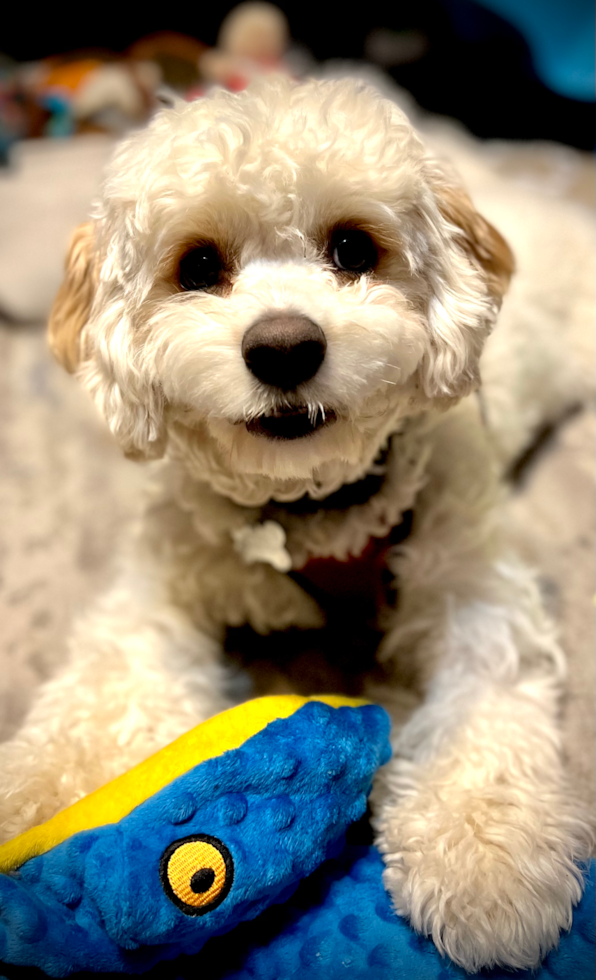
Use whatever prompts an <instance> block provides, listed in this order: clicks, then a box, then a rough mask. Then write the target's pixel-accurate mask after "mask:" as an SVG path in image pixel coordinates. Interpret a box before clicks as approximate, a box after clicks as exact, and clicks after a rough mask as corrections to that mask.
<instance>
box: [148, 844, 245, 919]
mask: <svg viewBox="0 0 596 980" xmlns="http://www.w3.org/2000/svg"><path fill="white" fill-rule="evenodd" d="M159 877H160V879H161V883H162V885H163V889H164V891H165V893H166V895H167V896H168V898H169V899H170V901H172V902H173V903H174V905H177V906H178V908H179V909H181V910H182V911H183V912H184V914H185V915H205V913H206V912H211V911H212V910H213V909H215V908H217V906H218V905H221V903H222V902H223V900H224V898H225V897H226V895H227V894H228V892H229V890H230V888H231V887H232V882H233V880H234V862H233V860H232V855H231V854H230V852H229V850H228V849H227V847H226V845H225V844H223V843H222V842H221V841H220V840H218V839H217V837H211V836H210V835H209V834H193V835H192V836H191V837H182V838H180V840H176V841H174V842H173V843H172V844H170V845H169V846H168V847H166V849H165V851H164V852H163V854H162V857H161V861H160V863H159Z"/></svg>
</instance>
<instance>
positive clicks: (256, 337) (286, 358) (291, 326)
mask: <svg viewBox="0 0 596 980" xmlns="http://www.w3.org/2000/svg"><path fill="white" fill-rule="evenodd" d="M326 350H327V341H326V339H325V334H324V333H323V331H322V330H321V328H320V327H319V326H318V324H316V323H313V321H312V320H309V319H308V317H305V316H291V315H288V316H285V315H281V316H271V317H264V318H263V319H262V320H257V321H256V323H253V324H252V326H250V327H249V328H248V330H247V331H246V333H245V334H244V337H243V338H242V356H243V358H244V361H245V363H246V366H247V367H248V369H249V370H250V371H251V372H252V373H253V374H254V375H255V377H257V378H258V379H259V381H262V382H263V383H264V384H267V385H272V386H273V387H275V388H280V389H281V390H282V391H292V390H293V389H294V388H297V387H298V385H301V384H304V382H305V381H310V379H311V378H313V377H314V376H315V374H316V373H317V371H318V370H319V368H320V366H321V364H322V363H323V359H324V357H325V351H326Z"/></svg>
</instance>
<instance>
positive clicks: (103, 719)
mask: <svg viewBox="0 0 596 980" xmlns="http://www.w3.org/2000/svg"><path fill="white" fill-rule="evenodd" d="M223 686H224V685H223V675H222V667H221V665H220V664H219V662H218V652H217V644H216V643H215V642H214V641H213V640H211V639H209V638H208V637H207V636H205V635H203V634H201V633H199V632H198V631H197V630H195V629H194V628H193V627H192V625H191V624H190V623H189V622H188V620H187V619H186V618H185V616H184V615H183V614H182V613H181V612H179V611H178V610H176V609H174V608H172V607H171V606H168V605H167V604H166V603H165V602H164V601H163V597H161V596H160V595H158V594H156V591H155V590H154V589H153V587H151V586H149V585H147V584H146V583H142V582H141V580H140V578H139V577H136V578H135V581H134V585H133V584H132V583H131V584H130V586H129V585H128V584H126V583H124V584H121V585H119V586H118V587H116V588H115V589H114V590H113V591H112V592H111V593H109V594H108V595H107V596H106V597H105V598H104V599H103V600H102V601H101V602H100V603H99V605H98V606H97V607H96V608H95V609H94V610H93V611H92V612H91V613H90V614H89V615H87V616H86V617H85V618H84V619H83V620H82V621H81V622H80V623H79V625H78V627H77V628H76V630H75V632H74V635H73V637H72V640H71V655H70V660H69V662H68V664H67V666H66V668H65V669H64V670H63V671H62V672H61V673H60V674H59V675H58V676H57V677H56V678H54V679H53V680H51V681H50V682H49V683H47V684H46V685H45V687H44V688H43V689H42V691H41V692H40V695H39V696H38V699H37V701H36V703H35V705H34V707H33V709H32V711H31V712H30V714H29V716H28V718H27V720H26V722H25V724H24V726H23V728H22V729H21V731H20V732H19V733H18V734H17V735H16V737H15V738H13V739H12V740H11V741H9V742H6V743H4V744H2V745H0V773H1V776H0V839H9V838H11V837H13V836H15V835H16V834H18V833H20V832H22V831H23V830H25V829H26V828H27V827H29V826H31V825H33V824H38V823H41V822H43V821H44V820H47V819H48V818H49V817H50V816H52V815H53V814H54V813H55V812H57V811H58V810H60V809H62V808H64V807H66V806H68V805H70V804H71V803H73V802H74V801H75V800H77V799H79V798H80V797H82V796H84V795H85V794H86V793H89V792H91V791H92V790H94V789H96V788H97V787H98V786H101V785H102V784H103V783H105V782H107V781H108V780H110V779H112V778H113V777H115V776H116V775H118V774H119V773H121V772H124V771H125V770H126V769H128V768H130V767H131V766H133V765H135V764H136V763H137V762H139V761H140V760H141V759H143V758H145V757H147V756H148V755H150V754H151V753H152V752H154V751H157V750H158V749H159V748H161V747H162V746H163V745H165V744H167V743H168V742H170V741H171V740H172V739H174V738H177V737H178V736H179V735H181V734H182V733H183V732H185V731H187V730H188V729H190V728H192V727H193V726H194V725H197V724H198V723H199V722H201V721H203V720H205V719H206V718H207V717H209V716H210V715H212V714H215V713H216V712H218V711H220V710H222V709H223V708H225V707H227V706H228V704H227V703H226V700H225V697H224V695H223Z"/></svg>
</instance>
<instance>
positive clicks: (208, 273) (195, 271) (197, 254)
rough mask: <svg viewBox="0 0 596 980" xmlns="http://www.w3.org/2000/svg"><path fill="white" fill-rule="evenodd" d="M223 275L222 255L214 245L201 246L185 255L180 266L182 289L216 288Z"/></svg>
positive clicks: (179, 277)
mask: <svg viewBox="0 0 596 980" xmlns="http://www.w3.org/2000/svg"><path fill="white" fill-rule="evenodd" d="M221 273H222V262H221V258H220V255H219V253H218V251H217V249H216V248H214V246H213V245H200V246H198V247H197V248H192V249H191V250H190V252H187V253H186V255H183V256H182V258H181V260H180V264H179V266H178V282H179V283H180V285H181V287H182V289H184V290H186V291H187V292H190V291H192V290H200V289H209V288H210V287H211V286H216V285H217V283H218V282H219V279H220V276H221Z"/></svg>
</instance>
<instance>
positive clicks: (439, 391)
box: [0, 79, 591, 971]
mask: <svg viewBox="0 0 596 980" xmlns="http://www.w3.org/2000/svg"><path fill="white" fill-rule="evenodd" d="M554 259H555V260H554V261H552V262H551V266H550V267H548V266H544V265H543V266H542V269H541V275H542V279H541V282H540V284H538V283H533V284H532V285H530V286H528V284H527V281H525V280H524V276H523V270H522V274H520V275H519V276H518V277H516V279H515V280H514V285H513V287H512V290H511V295H510V296H509V297H508V300H507V303H506V306H505V309H504V311H503V315H502V317H501V325H500V327H499V330H497V331H496V333H495V338H494V339H492V338H491V341H490V342H489V344H488V345H487V350H486V352H485V356H484V357H483V359H482V373H483V381H484V389H483V390H484V404H483V402H482V401H481V400H480V399H479V398H478V397H477V395H476V392H477V390H478V389H479V387H480V367H479V363H480V355H481V353H482V351H483V348H484V345H485V342H486V341H487V338H488V337H489V334H490V333H491V330H492V328H493V326H494V324H495V320H496V317H497V314H498V311H499V308H500V306H501V301H502V299H503V295H504V293H505V292H506V290H507V288H508V285H509V280H510V277H511V275H512V273H513V265H514V262H513V258H512V255H511V252H510V250H509V247H508V245H507V244H506V243H505V241H504V240H503V238H501V236H500V235H499V234H498V233H497V232H496V231H495V230H494V228H493V227H492V226H491V225H490V224H489V223H488V222H487V221H485V220H484V219H483V218H482V217H481V216H480V215H479V214H478V213H477V212H476V211H475V209H474V207H473V206H472V204H471V202H470V200H469V198H468V197H467V195H466V193H465V192H464V191H463V190H462V188H461V187H460V186H459V183H458V180H457V178H456V177H455V176H454V175H453V174H452V173H451V172H450V171H449V170H448V168H446V167H445V166H444V165H443V164H440V163H439V162H438V161H437V160H435V159H433V158H432V156H431V155H430V154H429V153H428V152H427V151H426V150H425V147H424V145H423V143H422V141H421V139H420V137H419V136H418V135H417V133H416V132H415V131H414V129H413V127H412V125H411V124H410V123H409V122H408V120H407V118H406V117H405V115H404V114H403V112H402V111H401V110H400V109H399V108H398V107H397V106H396V105H395V104H393V102H391V101H389V100H386V99H384V98H382V97H381V96H380V95H379V94H378V93H377V92H376V91H375V90H373V88H371V87H369V86H367V85H365V84H362V83H359V82H354V81H350V80H346V79H344V80H337V79H336V80H327V81H318V82H317V81H309V82H305V83H302V84H294V83H291V82H289V81H286V80H283V79H269V80H267V81H261V82H258V83H256V84H254V85H253V86H251V88H249V90H247V91H246V92H243V93H240V94H230V93H228V92H224V91H214V92H213V93H212V94H210V95H209V96H208V97H206V98H203V99H201V100H199V101H197V102H194V103H192V104H186V103H182V102H180V103H179V104H176V105H174V106H173V107H171V108H168V109H164V110H162V111H160V112H159V113H158V114H157V115H156V117H155V118H154V119H153V121H152V122H151V124H150V125H149V127H148V128H147V129H145V130H143V131H139V132H136V133H134V134H133V135H132V136H130V137H129V138H128V139H127V140H125V142H124V143H123V144H122V145H121V146H120V147H119V149H118V150H117V152H116V154H115V156H114V158H113V160H112V162H111V164H110V166H109V168H108V171H107V176H106V180H105V184H104V188H103V193H102V197H101V201H100V202H99V204H98V205H97V207H96V210H95V214H94V217H93V220H92V221H90V222H89V223H87V224H85V225H84V226H82V227H81V228H79V229H78V231H77V233H76V234H75V236H74V238H73V242H72V246H71V249H70V253H69V257H68V262H67V271H66V278H65V281H64V284H63V285H62V287H61V290H60V293H59V295H58V298H57V300H56V304H55V307H54V310H53V313H52V317H51V323H50V341H51V345H52V349H53V351H54V353H55V354H56V356H57V357H58V359H59V360H60V361H61V362H62V363H63V364H64V366H65V367H66V368H67V369H68V370H70V371H73V372H76V374H77V376H78V378H79V380H80V381H81V383H82V384H83V385H84V387H85V388H86V389H87V390H88V391H89V392H90V394H91V396H92V397H93V399H94V400H95V402H96V404H97V405H98V407H99V409H100V411H101V412H102V413H103V415H104V416H105V418H106V420H107V422H108V424H109V427H110V429H111V431H112V433H113V435H114V436H115V438H116V439H117V440H118V442H119V443H120V444H121V446H122V447H123V449H124V451H125V453H126V454H127V455H130V456H133V457H135V458H139V459H142V460H145V459H152V460H156V461H157V462H154V463H152V464H151V466H150V471H151V479H150V484H149V490H148V495H147V498H146V501H145V502H144V508H143V514H142V519H141V520H140V522H139V524H138V526H137V528H136V532H135V534H134V535H133V539H132V542H131V544H130V546H129V548H128V550H127V551H126V555H125V558H124V559H123V563H122V571H121V575H120V577H119V579H118V581H117V582H116V584H115V585H114V587H113V589H112V590H111V591H110V592H109V594H108V595H106V596H104V597H103V598H102V599H101V600H100V601H99V602H98V603H97V604H96V606H95V607H94V608H93V609H92V610H91V611H90V613H89V614H88V615H87V617H86V618H85V619H84V620H83V621H82V622H80V623H79V625H78V627H77V629H76V630H75V632H74V636H73V638H72V648H71V657H70V660H69V663H68V665H67V667H66V669H64V670H63V672H62V673H61V674H60V675H59V676H57V677H56V678H54V679H53V680H51V681H50V682H49V683H48V684H47V685H46V686H45V687H44V688H43V690H42V692H41V694H40V696H39V697H38V699H37V703H36V704H35V706H34V707H33V710H32V711H31V713H30V715H29V717H28V719H27V721H26V723H25V725H24V727H23V728H22V730H21V732H20V733H19V735H18V736H17V737H16V738H14V739H13V740H12V741H10V742H9V743H7V744H5V745H4V746H2V747H1V751H0V765H1V767H2V788H3V800H2V803H1V807H0V809H1V821H2V828H3V835H4V836H5V837H8V836H11V835H14V834H16V833H18V832H20V831H22V830H24V829H25V828H26V827H28V826H30V825H31V824H33V823H38V822H41V821H43V820H45V819H47V818H48V817H49V816H50V815H51V814H53V813H54V812H55V811H57V810H58V809H60V808H62V807H65V806H67V805H69V804H70V803H72V802H73V801H74V800H76V799H78V798H79V797H81V796H82V795H83V794H85V793H87V792H89V791H91V790H92V789H94V788H95V787H97V786H98V785H100V784H102V783H103V782H105V781H107V780H109V779H111V778H112V777H114V776H115V775H116V774H117V773H119V772H121V771H123V770H125V769H127V768H128V767H130V766H132V765H133V764H135V763H137V762H138V761H139V760H140V759H142V758H144V757H145V756H147V755H149V754H150V753H152V752H153V751H155V750H156V749H158V748H159V747H161V746H162V745H164V744H165V743H167V742H168V741H170V740H171V739H173V738H175V737H176V736H178V735H179V734H181V733H182V732H184V731H186V730H187V729H189V728H191V727H192V726H194V725H196V724H197V723H198V722H200V721H202V720H203V719H205V718H207V717H208V716H210V715H212V714H213V713H215V712H217V711H219V710H221V709H223V708H225V707H226V706H228V705H229V704H231V703H233V701H234V700H238V699H240V698H241V697H243V696H250V695H251V694H252V693H255V692H257V693H261V692H265V691H267V690H275V691H280V690H282V689H283V686H284V684H287V686H289V687H297V688H299V689H301V690H304V691H311V692H312V689H313V688H314V691H315V692H316V690H317V688H320V687H327V688H330V687H333V688H335V689H336V690H339V689H340V687H341V686H342V685H343V686H344V687H345V688H346V689H347V690H349V691H359V692H362V693H363V694H364V695H365V696H370V697H371V698H373V699H374V700H376V701H378V702H380V703H381V704H383V705H385V706H386V707H387V709H388V710H389V712H390V713H391V715H392V718H393V723H394V727H393V748H394V756H393V760H392V761H391V763H390V764H389V765H388V766H387V767H386V768H385V770H384V772H383V774H382V776H381V777H380V779H379V782H378V785H377V787H376V790H375V792H374V794H373V805H374V826H375V829H376V833H377V840H378V845H379V847H380V849H381V850H382V852H383V854H384V857H385V862H386V869H387V870H386V872H385V883H386V886H387V888H388V889H389V891H390V893H391V896H392V898H393V902H394V904H395V908H396V910H397V911H398V912H399V913H400V914H402V915H405V916H407V917H408V918H409V920H410V922H411V924H412V926H413V927H414V928H415V929H416V930H419V931H420V932H422V933H425V934H428V935H430V936H432V938H433V940H434V942H435V943H436V945H437V947H438V948H439V950H441V951H442V952H444V953H446V954H448V955H449V956H450V957H451V958H452V959H453V960H454V961H455V962H456V963H458V964H461V965H462V966H463V967H465V968H466V969H468V970H470V971H474V970H477V969H478V968H480V967H483V966H490V965H492V964H502V965H506V966H510V967H532V966H535V965H536V964H537V963H538V962H539V961H540V959H541V957H542V956H543V955H544V953H545V952H546V951H548V950H549V949H550V948H551V947H552V946H554V945H555V944H556V943H557V939H558V936H559V932H560V930H561V929H565V928H567V927H568V926H569V925H570V922H571V917H572V909H573V906H574V904H575V903H577V901H578V900H579V898H580V895H581V891H582V875H581V870H580V869H579V868H578V862H580V861H581V860H583V859H584V858H585V857H586V856H587V855H588V854H589V851H590V846H591V829H590V821H589V819H588V818H587V816H586V815H585V813H584V812H583V811H582V809H581V807H580V806H579V805H578V804H576V802H575V801H574V799H573V795H572V794H571V793H570V791H569V787H568V786H567V784H566V777H565V772H564V766H563V763H562V759H561V752H560V738H559V733H558V729H557V711H558V700H559V696H560V693H561V689H562V680H563V677H564V661H563V658H562V655H561V653H560V651H559V649H558V646H557V643H556V641H555V639H554V636H553V631H552V628H551V625H550V623H549V621H548V619H547V617H546V616H545V613H544V612H543V610H542V606H541V601H540V596H539V594H538V590H537V588H536V585H535V582H534V579H533V577H532V575H531V574H530V572H528V571H527V570H526V569H525V568H524V567H522V566H521V565H520V563H519V562H518V561H517V560H516V559H515V558H514V557H512V555H511V554H510V551H509V546H508V544H507V542H506V536H505V533H504V530H503V528H502V526H501V525H502V519H501V514H502V507H501V504H502V493H503V491H502V488H501V484H502V477H503V474H504V472H505V470H506V468H507V466H509V465H510V463H511V461H512V460H513V459H514V457H515V456H516V454H517V453H518V452H519V451H520V450H521V449H523V447H524V446H525V445H526V443H527V441H528V439H529V438H530V436H531V434H532V432H533V431H534V429H535V427H536V425H537V424H538V423H539V422H540V421H541V420H543V419H546V418H549V417H553V416H554V415H556V413H557V412H558V411H560V410H561V409H562V408H563V407H564V404H565V400H566V399H568V398H569V397H570V391H569V381H570V373H569V372H568V371H567V369H566V368H565V366H564V364H565V361H566V346H567V345H568V343H569V341H568V339H566V338H563V337H561V336H555V331H554V330H552V329H549V322H548V316H546V315H544V316H542V315H540V314H538V315H537V314H536V313H534V314H533V316H530V315H529V314H528V310H530V309H534V310H536V308H537V307H536V303H538V306H539V304H540V297H541V293H542V292H544V293H545V295H546V294H548V290H549V289H551V290H552V288H554V286H553V284H556V283H557V282H559V281H560V277H559V279H557V275H558V272H557V261H556V250H555V251H554ZM524 282H525V285H524ZM516 289H517V299H516ZM543 303H544V306H545V308H546V306H547V305H548V304H547V301H546V300H543ZM532 304H534V305H533V306H532ZM524 311H525V312H524ZM499 336H500V338H501V339H500V340H498V339H497V338H498V337H499ZM571 387H572V386H571ZM383 570H384V574H383ZM355 583H356V588H355ZM317 636H320V637H321V638H322V645H323V646H324V647H325V650H326V653H327V655H328V658H327V659H328V662H329V665H330V666H329V673H328V674H325V671H324V668H323V667H322V666H321V663H322V660H321V658H320V655H319V653H317V652H316V651H315V652H314V653H313V650H314V649H315V647H316V639H317ZM367 636H368V646H367V642H366V637H367ZM239 665H240V666H239ZM248 676H252V677H253V685H254V686H253V687H252V688H249V687H248V686H246V685H245V687H244V688H243V689H241V686H242V683H244V681H243V679H244V678H245V677H248ZM284 678H286V680H284Z"/></svg>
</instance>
